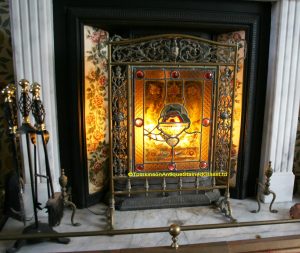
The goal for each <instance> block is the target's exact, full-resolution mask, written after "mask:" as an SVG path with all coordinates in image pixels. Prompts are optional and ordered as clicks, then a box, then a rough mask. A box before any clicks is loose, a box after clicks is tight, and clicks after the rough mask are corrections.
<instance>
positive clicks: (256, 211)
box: [251, 192, 260, 213]
mask: <svg viewBox="0 0 300 253" xmlns="http://www.w3.org/2000/svg"><path fill="white" fill-rule="evenodd" d="M256 202H257V205H258V208H257V210H252V211H251V213H258V212H259V211H260V193H259V192H258V193H257V195H256Z"/></svg>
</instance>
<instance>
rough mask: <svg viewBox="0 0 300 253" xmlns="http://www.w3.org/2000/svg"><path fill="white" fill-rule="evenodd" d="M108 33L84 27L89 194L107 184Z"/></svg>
mask: <svg viewBox="0 0 300 253" xmlns="http://www.w3.org/2000/svg"><path fill="white" fill-rule="evenodd" d="M108 38H109V34H108V33H107V32H106V31H103V30H101V29H98V28H95V27H90V26H84V58H85V64H84V70H85V80H84V87H85V88H84V89H85V134H86V136H85V138H86V152H87V160H88V161H87V163H88V164H87V169H88V178H89V179H88V180H89V193H90V194H92V193H95V192H97V191H100V190H101V189H102V188H103V187H104V186H105V184H106V182H107V181H108V167H109V164H108V162H109V161H108V156H109V132H108V131H109V122H108V113H109V111H108V68H107V64H108V61H107V57H108V46H107V42H108Z"/></svg>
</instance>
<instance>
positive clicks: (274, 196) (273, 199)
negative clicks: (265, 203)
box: [269, 191, 278, 213]
mask: <svg viewBox="0 0 300 253" xmlns="http://www.w3.org/2000/svg"><path fill="white" fill-rule="evenodd" d="M269 192H270V194H272V195H273V198H272V201H271V203H270V206H269V211H270V212H271V213H278V210H275V209H273V210H272V205H273V203H274V201H275V199H276V194H275V192H273V191H269Z"/></svg>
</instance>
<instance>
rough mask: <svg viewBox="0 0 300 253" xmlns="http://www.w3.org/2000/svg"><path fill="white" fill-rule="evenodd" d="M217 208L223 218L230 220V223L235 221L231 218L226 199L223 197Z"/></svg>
mask: <svg viewBox="0 0 300 253" xmlns="http://www.w3.org/2000/svg"><path fill="white" fill-rule="evenodd" d="M217 207H218V208H219V209H220V211H221V213H223V214H224V215H225V217H227V218H229V219H230V221H231V222H236V219H235V218H233V216H232V209H231V205H230V201H229V198H228V197H223V198H222V199H221V200H219V202H218V203H217Z"/></svg>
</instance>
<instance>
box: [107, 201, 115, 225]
mask: <svg viewBox="0 0 300 253" xmlns="http://www.w3.org/2000/svg"><path fill="white" fill-rule="evenodd" d="M106 215H107V223H108V227H109V229H114V215H115V200H114V198H110V200H109V207H108V209H107V214H106Z"/></svg>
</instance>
